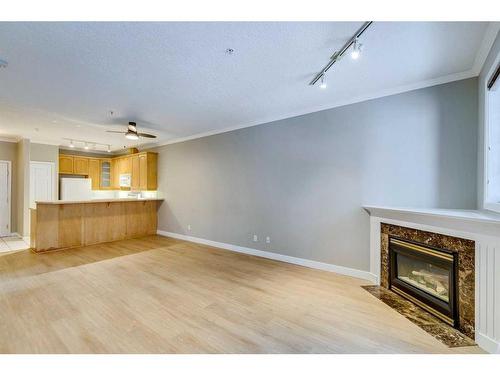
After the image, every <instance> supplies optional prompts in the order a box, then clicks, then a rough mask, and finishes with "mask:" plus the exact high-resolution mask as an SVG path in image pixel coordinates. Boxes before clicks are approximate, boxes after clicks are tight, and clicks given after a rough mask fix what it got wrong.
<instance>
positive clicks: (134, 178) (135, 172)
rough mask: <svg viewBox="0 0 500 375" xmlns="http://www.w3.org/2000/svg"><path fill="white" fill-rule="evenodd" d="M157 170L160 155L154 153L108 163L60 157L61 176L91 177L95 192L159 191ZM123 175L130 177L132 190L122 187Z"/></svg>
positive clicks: (105, 161)
mask: <svg viewBox="0 0 500 375" xmlns="http://www.w3.org/2000/svg"><path fill="white" fill-rule="evenodd" d="M157 168H158V154H156V153H154V152H141V153H137V154H132V155H124V156H118V157H115V158H109V159H108V158H93V157H85V156H77V155H66V154H59V173H61V174H74V175H83V176H88V177H89V178H91V179H92V190H106V189H114V190H120V189H123V190H129V189H130V190H156V189H157V188H158V172H157ZM120 175H129V176H128V177H130V185H129V186H121V187H120Z"/></svg>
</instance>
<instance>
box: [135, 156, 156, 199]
mask: <svg viewBox="0 0 500 375" xmlns="http://www.w3.org/2000/svg"><path fill="white" fill-rule="evenodd" d="M138 157H139V190H156V189H158V154H156V153H153V152H143V153H140V154H139V156H138Z"/></svg>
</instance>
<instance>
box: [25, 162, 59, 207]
mask: <svg viewBox="0 0 500 375" xmlns="http://www.w3.org/2000/svg"><path fill="white" fill-rule="evenodd" d="M54 171H55V166H54V163H45V162H38V161H32V162H31V163H30V207H31V208H35V207H36V206H35V202H36V201H52V200H55V199H56V189H55V184H54V180H55V175H54Z"/></svg>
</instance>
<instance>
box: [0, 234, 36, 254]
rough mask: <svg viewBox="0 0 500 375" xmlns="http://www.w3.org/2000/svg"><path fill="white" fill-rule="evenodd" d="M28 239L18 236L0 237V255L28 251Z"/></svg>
mask: <svg viewBox="0 0 500 375" xmlns="http://www.w3.org/2000/svg"><path fill="white" fill-rule="evenodd" d="M29 247H30V238H29V237H20V236H8V237H0V253H2V252H8V251H15V250H24V249H29Z"/></svg>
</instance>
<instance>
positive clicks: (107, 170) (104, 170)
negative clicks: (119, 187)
mask: <svg viewBox="0 0 500 375" xmlns="http://www.w3.org/2000/svg"><path fill="white" fill-rule="evenodd" d="M112 163H113V162H112V160H106V159H101V160H100V167H101V168H100V171H101V176H100V181H99V183H100V188H101V189H102V190H107V189H112V188H113V185H112V183H113V181H112V167H111V165H112Z"/></svg>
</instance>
